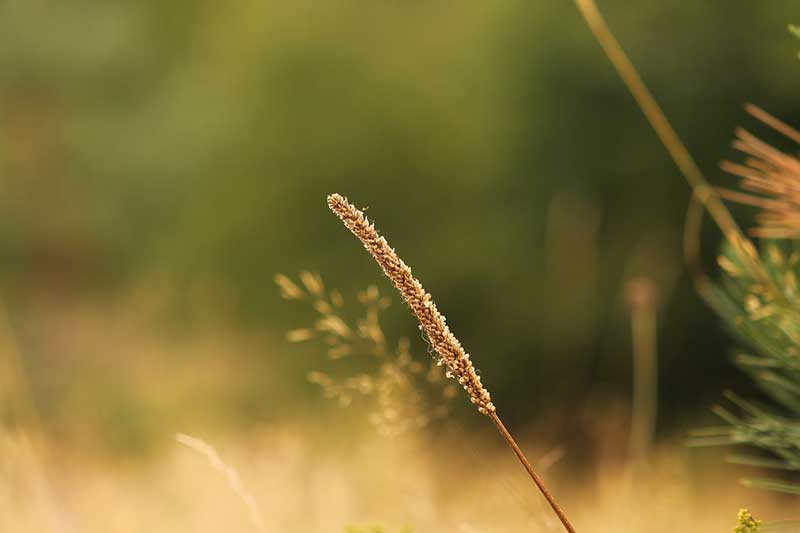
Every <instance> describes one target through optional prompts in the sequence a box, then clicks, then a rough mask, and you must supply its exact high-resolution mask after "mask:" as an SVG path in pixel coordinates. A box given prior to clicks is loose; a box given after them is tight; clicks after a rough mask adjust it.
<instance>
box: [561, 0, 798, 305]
mask: <svg viewBox="0 0 800 533" xmlns="http://www.w3.org/2000/svg"><path fill="white" fill-rule="evenodd" d="M575 3H576V4H577V6H578V9H580V11H581V14H582V15H583V18H584V19H585V20H586V23H587V24H588V26H589V29H591V31H592V33H593V34H594V36H595V38H596V39H597V41H598V42H599V43H600V46H601V47H602V48H603V51H604V52H605V53H606V56H607V57H608V59H609V60H610V61H611V63H612V65H613V66H614V68H615V69H616V70H617V73H618V74H619V76H620V78H622V81H623V82H624V83H625V85H626V86H627V88H628V90H629V91H630V93H631V95H632V96H633V98H634V99H635V100H636V103H637V104H638V106H639V109H641V110H642V113H644V116H645V118H647V121H648V122H649V123H650V126H651V127H652V128H653V130H654V131H655V132H656V135H658V138H659V139H660V140H661V143H662V144H663V145H664V148H666V150H667V152H668V153H669V155H670V157H671V158H672V160H673V161H674V162H675V164H676V165H677V167H678V169H679V170H680V172H681V174H683V176H684V177H685V178H686V181H687V182H689V186H690V187H691V188H692V191H693V193H694V196H695V197H696V198H697V200H699V201H700V202H701V203H702V204H703V206H704V207H705V208H706V209H707V210H708V212H709V214H710V215H711V217H712V218H713V219H714V222H716V223H717V226H719V228H720V230H722V233H723V234H724V235H725V238H726V239H727V240H728V241H729V242H730V243H731V245H732V246H733V247H734V248H735V249H736V250H738V251H739V252H741V255H742V259H743V260H744V261H746V262H747V263H748V265H749V267H750V268H751V270H752V271H753V273H754V274H755V275H756V276H758V278H759V280H760V281H761V283H762V284H764V286H765V287H767V288H768V289H769V290H770V291H771V292H772V294H773V296H774V297H775V298H776V299H778V300H783V299H785V297H784V295H783V293H782V292H781V291H780V290H779V289H778V288H777V287H776V286H775V282H774V281H773V280H772V278H771V277H770V276H769V274H768V273H767V272H766V270H765V269H764V266H763V265H762V264H761V262H760V261H759V259H758V252H757V251H756V249H755V247H754V246H753V243H752V242H751V241H750V240H749V239H748V238H747V237H745V236H744V234H743V233H742V230H741V229H740V228H739V225H738V224H737V223H736V221H735V220H734V219H733V216H732V215H731V213H730V211H729V210H728V208H727V207H726V206H725V204H724V203H723V202H722V200H721V198H720V197H719V194H718V193H717V191H716V190H715V189H714V188H713V187H712V186H711V185H710V184H709V182H708V180H707V179H706V177H705V176H704V175H703V172H702V171H701V170H700V167H699V166H697V163H696V162H695V161H694V158H692V155H691V154H690V153H689V150H688V149H687V148H686V145H684V144H683V141H681V139H680V137H678V134H677V133H676V132H675V129H674V128H673V127H672V125H671V124H670V122H669V120H667V117H666V115H665V114H664V111H662V109H661V106H659V105H658V102H656V99H655V98H654V97H653V95H652V93H651V92H650V90H649V89H648V88H647V86H646V85H645V83H644V81H642V78H641V76H640V75H639V73H638V71H637V70H636V67H635V66H634V65H633V63H631V60H630V59H629V58H628V55H627V54H626V53H625V51H624V50H623V49H622V46H620V44H619V41H617V38H616V37H614V34H613V33H612V32H611V30H610V29H609V27H608V25H607V24H606V21H605V20H604V19H603V16H602V15H601V14H600V11H599V10H598V9H597V5H596V4H595V2H594V0H575ZM748 111H749V112H751V113H753V111H752V110H750V109H748Z"/></svg>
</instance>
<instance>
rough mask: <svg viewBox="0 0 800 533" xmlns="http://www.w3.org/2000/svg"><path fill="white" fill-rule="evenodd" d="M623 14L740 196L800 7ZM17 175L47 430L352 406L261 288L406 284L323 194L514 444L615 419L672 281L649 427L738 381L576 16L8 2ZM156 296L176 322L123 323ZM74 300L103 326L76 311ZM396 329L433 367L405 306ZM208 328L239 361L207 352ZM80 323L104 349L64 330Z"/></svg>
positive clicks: (428, 7) (677, 186)
mask: <svg viewBox="0 0 800 533" xmlns="http://www.w3.org/2000/svg"><path fill="white" fill-rule="evenodd" d="M630 7H631V6H630V3H629V2H623V1H620V0H614V1H611V0H609V1H605V2H602V4H601V8H602V9H603V10H604V12H605V14H606V15H607V18H608V20H609V23H610V25H611V26H612V28H613V29H614V30H615V31H616V33H617V34H618V37H619V38H620V40H621V42H622V44H623V45H624V46H625V47H626V48H627V49H628V50H629V52H630V54H631V57H632V59H633V61H634V62H635V63H636V65H637V66H638V67H639V68H640V70H641V73H642V75H643V77H644V79H645V80H646V81H647V83H648V84H649V85H650V87H651V89H652V90H653V92H654V93H655V95H656V97H657V98H658V99H659V101H660V102H661V103H662V104H663V107H664V109H665V111H666V113H667V114H668V115H669V117H670V118H671V119H672V121H673V123H674V125H675V127H676V129H677V130H678V132H679V133H680V134H681V135H682V137H683V139H684V140H685V141H686V143H687V144H688V146H689V148H690V149H691V151H692V152H693V154H695V155H696V157H697V159H698V161H699V163H700V165H701V167H702V168H703V169H704V170H706V171H707V172H708V174H709V175H710V177H711V178H712V179H713V180H714V181H716V182H717V183H726V184H729V185H732V184H733V183H734V180H733V179H732V178H730V177H723V176H721V175H720V172H719V171H718V170H716V168H717V167H716V166H717V162H718V161H719V160H720V159H722V158H724V157H735V155H734V154H733V152H732V150H731V148H730V139H731V137H732V131H733V129H734V127H735V126H737V125H739V124H746V125H748V126H751V127H754V129H756V130H757V131H758V132H759V133H763V134H765V135H766V133H765V132H764V131H763V127H760V126H756V125H754V124H753V122H754V121H753V120H752V119H750V118H748V117H747V116H746V115H745V114H744V112H743V110H742V107H741V106H742V104H743V103H744V102H747V101H751V102H754V103H756V104H758V105H761V106H763V107H764V108H765V109H767V110H768V111H770V112H771V113H773V114H775V115H777V116H780V117H782V118H783V119H784V120H786V121H787V122H789V123H794V124H798V123H800V106H798V104H797V98H796V96H797V94H796V87H797V86H798V81H800V68H798V66H799V65H798V64H797V57H796V52H797V49H798V48H800V42H798V41H797V40H796V39H795V38H794V37H793V36H791V35H790V34H789V33H788V32H787V31H786V26H787V24H788V23H789V22H792V19H791V17H792V16H794V14H795V12H794V11H793V10H792V8H793V7H794V8H796V4H795V3H793V2H789V1H788V0H779V1H772V2H754V1H738V2H660V3H646V4H641V5H637V7H636V9H635V10H632V9H630ZM0 176H2V184H3V186H2V194H0V290H1V291H2V293H1V294H2V297H3V299H4V301H5V303H6V306H7V307H8V311H9V316H10V317H11V321H10V322H11V324H12V326H13V330H14V331H15V334H16V337H17V343H18V345H19V350H20V353H21V354H22V359H23V361H24V363H25V366H26V367H27V369H28V372H29V374H30V381H31V386H32V388H33V391H34V397H35V398H36V401H37V404H38V405H39V409H40V410H41V411H42V416H43V417H44V418H45V422H46V423H47V424H50V425H51V426H50V427H51V428H52V429H51V431H54V432H56V433H58V432H61V433H63V434H64V435H70V434H72V433H73V432H75V431H78V430H77V429H76V426H80V425H81V424H78V423H76V420H83V419H84V418H86V419H87V420H95V422H91V424H94V423H98V424H100V426H101V427H104V428H106V429H107V431H106V430H103V431H105V433H103V434H104V435H106V438H107V439H108V441H109V442H111V443H113V442H115V439H116V440H118V441H119V442H121V443H123V444H122V446H123V447H129V446H132V444H131V443H139V444H141V446H145V447H146V445H147V444H146V443H148V442H150V440H151V439H154V438H156V437H157V435H158V434H159V431H160V428H162V427H169V426H171V425H174V424H177V423H178V422H179V421H184V420H188V419H189V418H191V419H192V420H195V419H197V418H200V419H203V420H206V421H210V422H212V423H222V424H233V425H234V426H235V427H239V428H249V427H253V426H254V425H260V424H268V423H270V422H271V421H275V420H278V419H281V418H290V417H292V416H297V415H300V414H302V413H307V412H309V411H316V410H319V409H323V410H324V409H328V410H331V409H335V408H333V407H331V406H328V405H327V404H326V403H325V402H323V401H322V400H321V399H320V398H319V393H318V391H317V390H316V389H315V388H314V387H313V386H311V385H309V384H308V383H307V382H306V377H305V376H306V373H307V371H308V370H309V369H310V368H314V367H315V366H319V365H321V364H322V363H320V360H321V359H322V357H321V355H320V354H321V353H322V350H321V349H320V350H316V349H315V348H311V347H308V346H297V345H289V344H287V343H286V342H285V340H284V338H283V335H284V332H285V331H286V330H287V329H290V328H294V327H297V326H301V325H305V324H307V323H309V322H310V318H309V317H310V316H311V314H310V312H308V310H306V309H304V308H302V307H299V306H295V305H291V304H290V303H287V302H284V301H282V300H281V299H280V298H279V296H278V292H277V290H276V288H275V286H274V284H273V283H272V281H271V280H272V277H273V275H274V273H276V272H284V273H286V274H295V273H296V272H298V271H299V270H302V269H310V270H314V271H319V272H320V273H321V274H322V275H323V278H324V279H325V281H326V283H328V284H329V285H332V286H335V287H338V288H339V289H341V290H342V292H343V293H344V294H345V295H346V296H347V295H352V294H353V293H354V292H355V291H356V290H357V289H359V288H362V287H364V286H366V285H367V284H370V283H374V282H378V283H379V286H380V287H381V289H382V290H383V291H384V292H386V293H387V294H391V293H390V292H389V289H390V287H389V285H388V282H387V281H385V280H383V279H382V278H381V277H380V275H379V271H378V269H377V267H376V265H374V264H373V262H372V260H371V259H370V258H369V257H368V256H367V255H366V254H365V253H363V250H362V249H361V247H360V246H359V245H358V243H357V242H356V241H355V240H354V239H353V238H352V237H351V236H350V235H348V234H347V233H346V232H345V231H344V229H343V228H342V227H341V226H340V224H339V223H338V222H337V221H336V219H335V218H333V217H332V215H331V214H330V213H329V212H328V210H327V208H326V206H325V195H326V194H328V193H330V192H334V191H336V192H340V193H342V194H345V195H347V196H348V197H349V198H350V199H351V200H352V201H353V202H355V203H356V204H357V205H360V206H365V207H368V208H369V210H368V212H367V214H368V215H369V216H370V218H373V219H375V220H376V221H377V223H378V226H379V228H381V229H382V230H383V232H384V233H385V234H386V236H387V237H388V238H389V240H390V242H391V243H392V245H393V246H395V247H396V248H397V250H398V252H400V253H401V255H402V256H403V258H404V259H405V260H406V261H407V262H408V263H409V264H410V265H412V266H413V267H414V270H415V272H416V273H417V274H418V275H419V276H420V278H421V279H422V281H423V282H424V283H425V285H426V287H427V288H428V289H429V290H430V291H431V292H432V293H433V295H434V297H435V298H436V301H437V303H438V305H439V307H440V308H441V309H442V311H443V312H445V313H446V315H447V317H448V319H449V323H450V324H451V326H452V328H453V330H454V332H455V333H456V334H457V335H458V336H459V337H460V338H461V340H462V342H463V343H464V344H465V346H467V347H468V348H469V351H470V353H471V354H472V355H473V358H474V359H475V361H476V363H477V364H478V366H479V367H480V368H481V370H482V371H483V375H484V382H485V383H486V385H487V387H488V388H489V389H490V390H491V391H492V393H493V395H494V397H495V401H496V403H497V404H498V406H499V407H500V409H501V410H502V411H503V412H504V413H506V415H505V416H506V417H507V418H508V419H509V420H510V421H511V422H512V423H513V424H516V425H520V424H524V423H529V424H536V423H537V422H540V421H541V416H542V413H547V412H552V410H553V408H554V407H553V406H557V407H558V409H561V410H562V412H566V413H576V417H575V418H576V419H577V418H579V417H577V414H579V413H581V412H582V411H583V409H584V407H585V406H586V405H587V404H589V403H591V402H593V401H595V400H596V399H597V398H598V397H603V398H605V397H609V395H610V396H611V397H619V398H622V399H625V398H627V396H628V394H629V390H630V379H631V371H630V367H631V365H630V359H631V353H630V339H629V337H630V334H629V328H630V326H629V316H628V312H627V310H626V306H625V303H624V297H623V288H624V283H625V280H626V279H628V278H629V277H631V276H635V275H637V276H639V275H644V276H647V277H650V278H652V279H653V280H654V281H655V282H656V283H657V284H658V285H659V287H661V289H662V294H661V303H662V305H661V307H660V323H659V349H660V356H661V359H660V371H661V383H660V390H659V396H660V400H661V425H660V428H661V431H665V432H672V431H683V430H684V429H685V428H686V427H687V426H688V425H691V423H693V421H695V420H697V419H702V418H704V417H707V415H706V411H707V406H708V405H710V404H711V403H712V402H713V401H715V400H716V398H717V397H718V395H719V393H720V391H721V390H722V389H723V388H725V387H731V386H732V387H738V388H740V389H741V388H744V387H746V386H747V385H746V383H745V381H744V380H743V379H742V378H741V377H740V376H739V375H738V373H737V372H736V371H735V370H733V369H732V368H731V366H730V365H729V364H728V362H727V359H726V358H727V350H728V347H729V346H730V345H731V343H730V342H729V340H728V339H727V337H726V335H725V333H724V332H723V331H721V327H720V326H719V324H718V321H717V320H716V319H715V318H714V316H713V315H712V313H711V312H710V311H709V310H708V309H707V308H706V307H705V306H704V305H703V304H702V303H701V302H700V300H699V298H698V297H697V296H696V295H695V294H694V292H693V289H692V287H691V283H690V281H689V279H688V278H687V276H686V274H685V272H684V268H683V263H682V261H683V260H682V254H681V249H680V240H681V232H682V226H683V218H684V213H685V209H686V206H687V203H688V199H689V189H688V187H687V185H686V184H685V183H684V182H683V180H682V178H681V177H680V176H679V175H678V173H677V171H676V169H675V168H674V166H673V164H672V163H671V162H670V160H669V159H668V158H667V156H666V154H665V151H664V150H663V148H662V147H661V146H660V144H659V142H658V141H657V139H656V137H655V135H654V134H653V133H652V132H651V130H650V129H649V127H648V125H647V124H646V122H645V121H644V119H643V117H642V116H641V113H640V112H639V111H638V110H637V108H636V106H635V105H634V103H633V100H632V99H631V98H630V96H629V95H628V94H627V92H626V90H625V88H624V87H623V85H622V84H621V82H620V81H619V79H618V77H617V75H616V74H615V73H614V71H613V70H612V68H611V66H610V64H609V63H608V61H607V60H606V58H605V57H604V56H603V54H602V52H601V51H600V48H599V47H598V46H597V44H596V43H595V41H594V40H593V38H592V36H591V34H590V33H589V31H588V30H587V28H586V27H585V25H584V23H583V21H582V20H581V19H580V17H579V15H578V12H577V10H576V8H575V7H574V5H573V4H572V3H571V2H519V1H506V2H496V1H489V2H486V1H463V2H457V3H456V2H444V1H433V0H427V1H419V0H404V1H397V0H386V1H368V2H367V1H352V0H351V1H324V2H320V1H303V0H298V1H292V2H271V1H232V2H225V3H219V2H209V1H193V2H189V1H181V2H155V1H144V0H141V1H136V2H132V1H102V2H99V1H77V2H50V1H29V2H2V3H0ZM737 213H738V214H739V215H740V216H741V217H742V218H741V220H742V221H743V224H744V225H747V223H748V220H749V219H748V217H749V216H750V215H751V213H749V212H748V211H746V210H744V211H742V210H737ZM703 239H704V241H703V242H704V248H705V250H706V252H707V253H708V258H707V259H711V260H713V252H714V248H715V246H716V243H717V242H718V236H717V233H716V232H715V231H714V229H713V228H711V227H707V228H705V230H704V235H703ZM708 264H709V265H711V264H712V263H710V262H709V263H708ZM709 268H711V267H710V266H709ZM142 287H145V288H146V290H145V289H142ZM145 293H146V294H148V295H151V294H154V293H155V294H157V295H158V297H157V298H155V299H156V300H157V301H158V302H159V304H158V306H157V307H158V312H157V313H155V314H154V315H152V314H148V315H147V316H149V317H150V318H149V319H148V321H147V322H146V323H145V324H144V325H142V324H139V325H138V326H136V327H133V328H131V331H132V333H130V336H127V335H128V334H127V333H125V332H128V329H123V332H122V333H120V331H119V328H116V326H115V324H118V323H120V322H122V323H126V324H127V323H129V320H133V321H134V322H135V319H130V317H128V318H123V319H120V318H115V317H117V315H118V314H124V313H125V312H126V311H128V310H130V309H132V308H136V309H138V307H137V306H140V305H141V306H143V307H147V304H146V302H149V301H150V300H147V299H146V298H145V297H144V296H142V294H145ZM392 296H394V295H393V294H392ZM394 299H395V300H397V298H396V297H395V298H394ZM143 301H144V302H145V303H144V304H143V303H142V302H143ZM86 302H91V303H90V304H87V303H86ZM98 302H100V303H98ZM103 302H106V304H103ZM87 305H88V306H89V307H91V308H93V309H101V310H102V311H99V312H97V313H96V316H94V318H93V319H91V320H88V319H87V320H86V321H81V320H83V319H80V317H83V316H84V315H85V314H86V313H83V314H80V313H77V312H76V311H74V309H75V308H76V307H79V308H80V309H85V307H86V306H87ZM126 316H127V315H126ZM53 317H56V318H53ZM75 317H77V318H75ZM153 317H155V318H153ZM72 318H74V320H75V321H74V323H72V322H70V320H71V319H72ZM385 318H386V320H387V324H386V330H387V331H390V332H392V333H393V334H395V335H401V334H405V335H410V336H411V337H412V339H413V340H414V341H415V342H414V344H413V348H414V351H415V352H416V353H417V354H418V355H422V356H424V349H425V346H424V344H423V343H422V341H421V340H418V339H417V337H416V335H415V331H416V330H415V325H414V324H413V322H412V320H411V317H410V315H409V314H408V313H407V312H406V311H405V310H404V309H403V308H402V307H401V306H394V307H392V308H391V310H390V311H389V312H387V314H386V317H385ZM87 324H88V325H87ZM220 324H223V326H221V325H220ZM59 328H60V329H59ZM210 328H219V329H221V330H224V331H226V332H230V335H231V336H236V337H237V338H239V336H240V335H242V336H245V337H246V339H247V340H246V341H242V343H240V344H236V345H235V346H234V347H231V346H230V345H228V344H226V345H225V348H224V349H222V348H220V349H219V350H215V348H214V346H213V345H212V346H209V343H210V341H206V340H204V339H205V337H203V336H202V335H200V334H199V333H198V332H202V333H203V334H205V332H207V331H208V330H209V329H210ZM81 329H82V330H84V331H85V333H82V334H81V335H82V336H84V337H89V338H91V339H94V341H92V342H89V341H86V342H75V343H73V344H70V343H69V342H67V341H64V339H71V338H73V337H75V336H78V335H79V333H78V330H81ZM56 330H58V331H62V334H56V333H54V331H56ZM143 332H147V335H151V334H152V335H153V336H155V337H157V338H159V339H170V340H169V341H165V342H173V341H174V342H177V341H175V339H183V340H184V341H186V340H187V339H189V341H187V342H191V341H192V340H193V339H194V340H196V350H194V349H191V348H186V345H185V344H184V345H182V346H183V348H182V349H181V350H180V351H179V350H175V353H171V351H170V350H169V349H163V350H158V351H154V350H151V349H149V346H148V345H147V343H145V342H142V341H141V337H142V336H143V335H145V333H143ZM242 332H244V333H242ZM98 339H99V340H98ZM103 339H107V342H101V341H102V340H103ZM148 342H150V341H148ZM195 352H196V353H198V354H199V353H200V352H202V354H204V356H205V358H204V359H203V361H216V362H215V363H208V364H205V365H200V364H199V363H195V361H194V360H193V353H195ZM154 354H157V355H154ZM197 357H198V358H199V357H200V356H199V355H197ZM164 358H172V359H173V361H164ZM215 364H216V365H220V366H219V367H218V366H214V365H215ZM152 368H158V369H161V370H159V371H155V370H152ZM220 368H221V369H222V370H220ZM148 369H149V370H148ZM166 369H170V371H173V370H174V371H175V372H178V373H180V374H181V376H182V377H181V378H180V379H188V380H190V381H191V380H192V379H194V381H192V383H194V385H195V386H193V387H190V388H191V390H192V392H191V393H189V392H182V391H183V389H181V388H180V386H179V385H178V384H177V381H179V378H176V377H175V375H174V373H173V374H171V373H169V372H168V371H167V370H166ZM205 375H215V376H217V377H221V378H224V379H225V381H226V383H227V385H226V388H223V389H218V388H214V387H204V386H203V385H202V384H203V379H204V378H203V376H205ZM139 387H144V388H149V389H155V390H172V391H175V393H174V394H175V395H178V396H180V398H181V399H180V401H178V400H176V401H174V402H167V403H168V404H169V406H170V409H167V408H166V407H165V405H164V404H163V403H162V404H158V403H156V404H152V405H150V404H147V403H146V402H143V401H141V398H139V395H140V392H138V388H139ZM598 395H600V396H598ZM463 411H464V412H465V413H468V412H470V410H469V409H468V408H467V407H466V406H465V407H464V409H463ZM185 413H190V414H189V415H186V414H185ZM214 413H216V414H214ZM335 416H344V415H335ZM92 417H94V418H92ZM185 417H189V418H185ZM192 417H194V418H192ZM204 417H205V418H204ZM570 418H571V417H569V416H568V417H565V421H563V422H560V423H559V424H560V426H561V431H562V434H563V435H567V436H569V435H571V434H574V433H575V432H578V431H580V429H579V428H578V427H577V425H579V422H572V421H570ZM98 421H99V422H98ZM89 423H90V422H87V424H89ZM139 444H133V446H134V447H136V446H138V445H139Z"/></svg>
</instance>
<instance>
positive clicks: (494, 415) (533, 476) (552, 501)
mask: <svg viewBox="0 0 800 533" xmlns="http://www.w3.org/2000/svg"><path fill="white" fill-rule="evenodd" d="M489 418H491V419H492V422H494V425H495V426H497V430H498V431H500V434H501V435H502V436H503V438H504V439H506V442H507V443H508V445H509V447H510V448H511V449H512V450H513V451H514V453H515V454H516V456H517V459H519V462H520V463H522V466H523V467H524V468H525V470H526V471H527V472H528V475H530V476H531V479H532V480H533V482H534V483H535V484H536V486H537V487H538V488H539V492H541V493H542V496H544V499H545V500H547V503H548V504H550V507H551V508H552V509H553V511H554V512H555V513H556V515H557V516H558V519H559V520H561V523H562V524H563V525H564V529H566V530H567V531H568V532H569V533H575V528H573V527H572V524H571V523H570V521H569V519H568V518H567V515H566V514H564V511H563V510H562V509H561V506H559V505H558V502H556V500H555V498H553V495H552V494H550V491H549V490H547V487H546V486H545V485H544V481H542V478H540V477H539V475H538V474H537V473H536V471H535V470H534V469H533V466H531V463H530V461H528V458H527V457H525V453H524V452H523V451H522V449H521V448H520V447H519V445H518V444H517V441H515V440H514V437H512V436H511V433H509V431H508V429H506V426H505V425H504V424H503V421H502V420H500V417H499V416H497V412H496V411H492V412H491V413H489Z"/></svg>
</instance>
